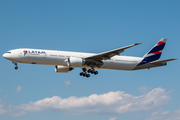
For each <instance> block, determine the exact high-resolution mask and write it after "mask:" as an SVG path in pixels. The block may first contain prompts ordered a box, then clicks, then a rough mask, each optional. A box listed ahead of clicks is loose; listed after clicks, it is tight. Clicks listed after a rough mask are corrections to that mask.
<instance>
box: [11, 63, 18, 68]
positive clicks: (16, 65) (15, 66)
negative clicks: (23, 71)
mask: <svg viewBox="0 0 180 120" xmlns="http://www.w3.org/2000/svg"><path fill="white" fill-rule="evenodd" d="M12 63H13V64H14V65H15V70H17V69H18V66H17V63H16V62H14V61H13V62H12Z"/></svg>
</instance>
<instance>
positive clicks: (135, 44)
mask: <svg viewBox="0 0 180 120" xmlns="http://www.w3.org/2000/svg"><path fill="white" fill-rule="evenodd" d="M140 44H142V43H135V44H134V45H140Z"/></svg>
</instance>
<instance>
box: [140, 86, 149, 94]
mask: <svg viewBox="0 0 180 120" xmlns="http://www.w3.org/2000/svg"><path fill="white" fill-rule="evenodd" d="M138 90H139V91H140V92H141V93H148V91H149V89H148V88H147V87H145V86H141V87H139V88H138Z"/></svg>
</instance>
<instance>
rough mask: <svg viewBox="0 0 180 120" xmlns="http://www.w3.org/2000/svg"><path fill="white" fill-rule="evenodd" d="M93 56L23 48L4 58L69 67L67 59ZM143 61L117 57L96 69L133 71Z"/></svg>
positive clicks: (8, 53)
mask: <svg viewBox="0 0 180 120" xmlns="http://www.w3.org/2000/svg"><path fill="white" fill-rule="evenodd" d="M93 55H96V54H94V53H83V52H67V51H55V50H42V49H28V48H23V49H14V50H10V51H8V52H7V53H5V54H4V55H3V57H4V58H6V59H8V60H10V61H14V62H18V63H29V64H43V65H61V66H68V64H67V59H68V58H69V57H76V58H82V59H83V58H86V57H90V56H93ZM142 59H143V58H141V57H130V56H119V55H116V56H114V57H112V58H111V59H109V60H103V61H102V62H103V65H102V66H101V67H100V68H98V67H95V69H115V70H133V69H134V68H135V67H136V66H137V65H138V64H139V63H140V62H141V61H142ZM77 68H87V69H89V68H90V67H89V66H87V65H82V66H81V67H77Z"/></svg>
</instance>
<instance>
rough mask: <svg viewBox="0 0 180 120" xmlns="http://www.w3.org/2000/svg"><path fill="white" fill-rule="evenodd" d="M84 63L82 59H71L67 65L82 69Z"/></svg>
mask: <svg viewBox="0 0 180 120" xmlns="http://www.w3.org/2000/svg"><path fill="white" fill-rule="evenodd" d="M83 64H84V61H83V59H82V58H77V57H70V58H68V60H67V65H68V66H72V67H82V65H83Z"/></svg>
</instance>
